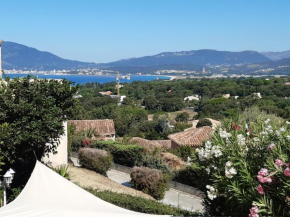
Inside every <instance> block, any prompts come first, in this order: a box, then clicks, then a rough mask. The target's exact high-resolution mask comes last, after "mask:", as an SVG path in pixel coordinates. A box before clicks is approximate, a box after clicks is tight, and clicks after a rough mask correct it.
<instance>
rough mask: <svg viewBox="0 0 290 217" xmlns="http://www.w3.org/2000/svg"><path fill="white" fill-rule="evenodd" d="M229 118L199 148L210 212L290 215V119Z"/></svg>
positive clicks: (228, 214)
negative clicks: (277, 121)
mask: <svg viewBox="0 0 290 217" xmlns="http://www.w3.org/2000/svg"><path fill="white" fill-rule="evenodd" d="M255 118H256V120H255V121H254V122H253V121H252V122H248V123H246V122H240V120H239V119H236V120H227V121H224V123H223V125H222V126H221V127H220V128H219V129H217V130H216V132H215V133H214V135H213V137H212V140H211V141H208V142H206V143H205V146H204V147H202V148H200V149H199V150H197V156H198V163H199V166H200V168H202V169H203V170H204V172H206V173H207V176H206V177H204V178H203V180H204V183H205V184H204V188H206V190H207V199H206V200H205V205H206V211H207V213H208V214H210V215H227V216H237V217H242V216H247V215H248V216H249V217H265V216H274V217H286V216H290V132H289V130H290V125H289V124H290V122H286V123H283V124H282V125H281V124H280V123H276V122H272V121H271V120H270V119H266V120H265V119H264V118H263V117H258V118H257V117H255Z"/></svg>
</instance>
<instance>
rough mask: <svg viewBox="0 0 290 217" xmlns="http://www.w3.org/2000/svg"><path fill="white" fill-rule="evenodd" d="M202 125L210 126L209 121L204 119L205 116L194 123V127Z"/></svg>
mask: <svg viewBox="0 0 290 217" xmlns="http://www.w3.org/2000/svg"><path fill="white" fill-rule="evenodd" d="M204 126H209V127H211V126H212V123H211V121H210V120H208V119H206V118H203V119H200V120H199V121H198V123H197V125H196V128H200V127H204Z"/></svg>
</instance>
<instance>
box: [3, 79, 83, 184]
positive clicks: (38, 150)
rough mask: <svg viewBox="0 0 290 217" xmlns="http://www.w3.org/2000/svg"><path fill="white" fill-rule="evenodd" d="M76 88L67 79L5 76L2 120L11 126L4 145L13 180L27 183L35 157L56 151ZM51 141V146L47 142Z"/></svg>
mask: <svg viewBox="0 0 290 217" xmlns="http://www.w3.org/2000/svg"><path fill="white" fill-rule="evenodd" d="M76 91H77V87H72V86H71V82H69V81H67V80H65V79H64V80H61V81H57V80H46V79H37V78H32V77H30V76H28V77H26V78H14V79H10V78H6V79H5V82H4V81H1V84H0V123H8V124H9V127H10V128H11V134H10V138H9V141H7V142H6V144H5V145H1V152H2V153H5V154H4V155H3V162H4V163H5V166H4V169H5V170H7V169H8V168H9V167H12V168H13V169H14V170H15V171H17V173H16V174H15V179H14V183H15V185H17V183H18V184H19V185H20V183H22V184H24V183H25V182H26V181H27V179H28V176H29V174H30V173H31V171H32V169H33V167H34V164H35V156H36V157H37V159H38V160H40V159H41V158H42V157H43V156H44V155H45V154H47V153H50V152H54V153H55V151H56V148H57V146H58V143H59V137H60V135H62V134H63V133H64V129H63V122H64V121H66V120H67V118H70V117H71V116H72V114H73V108H74V105H75V102H76V101H75V99H74V98H73V95H74V94H75V93H76ZM48 144H49V145H48Z"/></svg>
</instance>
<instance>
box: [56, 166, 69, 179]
mask: <svg viewBox="0 0 290 217" xmlns="http://www.w3.org/2000/svg"><path fill="white" fill-rule="evenodd" d="M52 169H53V170H54V171H55V172H56V173H58V174H59V175H61V176H62V177H64V178H66V179H68V180H69V179H70V174H69V171H68V165H65V164H64V165H60V166H58V167H55V168H52Z"/></svg>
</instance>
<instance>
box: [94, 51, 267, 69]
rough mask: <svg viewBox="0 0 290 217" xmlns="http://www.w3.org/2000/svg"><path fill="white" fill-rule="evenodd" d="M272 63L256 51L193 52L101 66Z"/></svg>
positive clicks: (158, 55) (169, 53)
mask: <svg viewBox="0 0 290 217" xmlns="http://www.w3.org/2000/svg"><path fill="white" fill-rule="evenodd" d="M266 61H271V60H270V59H269V58H267V57H265V56H264V55H262V54H260V53H259V52H256V51H242V52H230V51H217V50H193V51H181V52H165V53H160V54H157V55H154V56H145V57H139V58H131V59H124V60H120V61H116V62H111V63H106V64H99V66H103V67H108V66H109V67H125V66H142V67H145V66H158V65H172V64H174V65H178V64H182V65H207V64H210V65H222V64H230V65H233V64H244V63H259V62H266Z"/></svg>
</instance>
